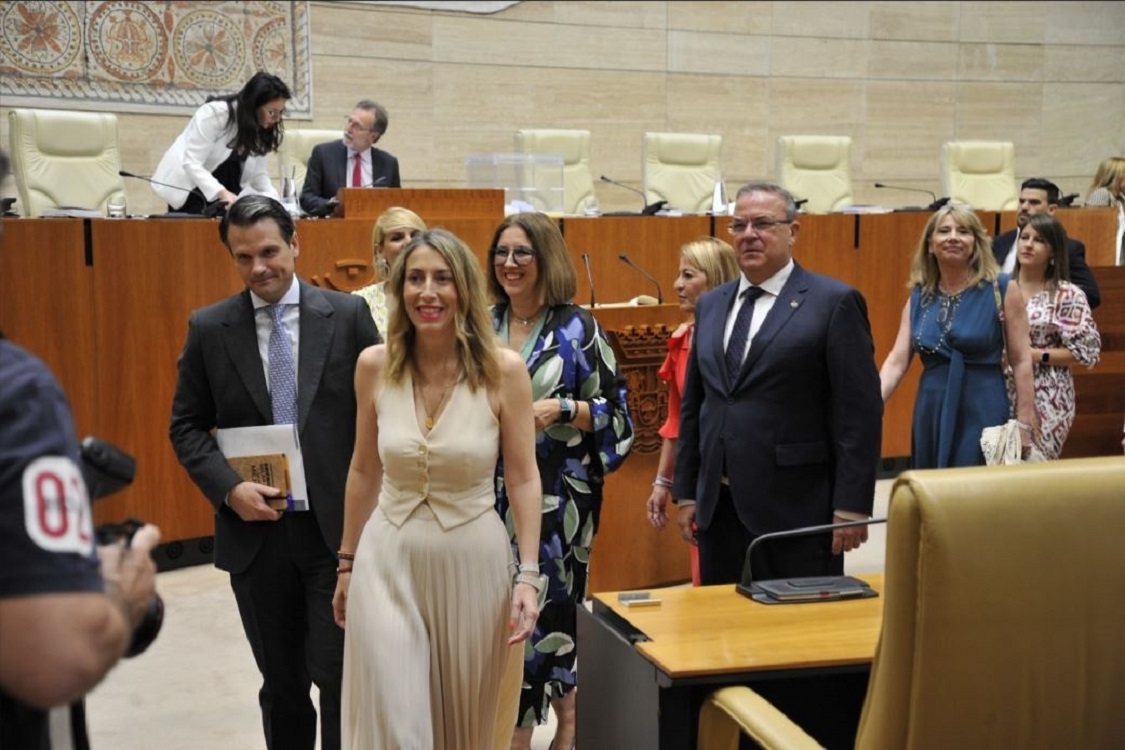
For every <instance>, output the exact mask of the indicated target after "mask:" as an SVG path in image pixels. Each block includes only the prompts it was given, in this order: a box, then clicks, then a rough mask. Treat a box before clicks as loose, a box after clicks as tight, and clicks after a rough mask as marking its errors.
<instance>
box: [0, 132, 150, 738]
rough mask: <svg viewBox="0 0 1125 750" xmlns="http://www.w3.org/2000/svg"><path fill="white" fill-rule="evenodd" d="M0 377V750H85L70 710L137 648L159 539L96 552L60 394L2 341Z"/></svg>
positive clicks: (37, 366)
mask: <svg viewBox="0 0 1125 750" xmlns="http://www.w3.org/2000/svg"><path fill="white" fill-rule="evenodd" d="M2 161H5V160H4V159H3V158H2V154H0V162H2ZM2 168H3V164H2V163H0V169H2ZM0 378H2V385H0V747H3V748H21V750H23V749H24V748H26V749H27V750H49V749H53V748H64V747H65V748H79V749H81V748H86V747H88V746H89V745H88V742H87V739H86V727H85V721H84V714H83V711H82V704H81V702H80V699H81V698H82V696H84V695H85V694H86V693H87V692H89V691H90V690H91V689H92V688H93V687H94V686H95V685H97V684H98V682H100V681H101V679H102V678H103V677H105V675H106V673H107V672H108V671H109V670H110V669H111V668H112V667H113V666H114V665H115V664H116V663H117V662H118V661H119V660H120V659H121V658H122V657H123V656H126V654H127V652H128V653H129V654H130V655H132V654H133V653H137V652H139V650H143V646H144V645H147V644H141V645H140V646H138V643H137V642H136V641H137V640H138V639H136V638H135V637H134V634H135V631H136V630H137V628H138V626H140V625H141V623H142V622H144V621H145V616H146V613H147V612H148V610H149V607H150V602H151V601H152V600H153V598H154V589H155V583H156V567H155V565H154V564H153V561H152V557H151V555H150V553H151V551H152V549H153V547H155V546H156V544H157V542H158V541H159V539H160V532H159V531H158V530H157V528H156V527H155V526H143V527H141V528H140V529H139V530H138V531H137V532H136V534H134V535H133V537H132V540H131V543H130V542H128V541H118V542H116V543H114V544H110V545H107V546H103V547H97V548H95V544H94V529H93V523H92V519H91V515H90V501H89V497H88V492H87V488H86V484H85V481H84V479H83V475H82V471H81V468H80V463H81V458H80V452H79V445H78V441H77V439H76V437H75V433H74V425H73V420H72V417H71V413H70V407H69V405H68V404H67V401H66V399H65V397H64V396H63V393H62V390H61V388H60V387H59V385H58V383H57V382H56V381H55V378H54V377H53V376H52V374H51V372H50V371H49V370H48V369H47V367H46V366H44V365H43V363H42V362H40V361H39V360H38V359H36V358H35V357H33V356H32V355H30V354H28V353H27V352H26V351H24V350H23V349H21V348H19V347H18V346H16V345H14V344H12V343H11V342H10V341H8V340H7V339H4V338H3V334H0ZM99 563H100V568H99ZM140 640H143V638H141V639H140ZM71 703H73V705H68V704H71Z"/></svg>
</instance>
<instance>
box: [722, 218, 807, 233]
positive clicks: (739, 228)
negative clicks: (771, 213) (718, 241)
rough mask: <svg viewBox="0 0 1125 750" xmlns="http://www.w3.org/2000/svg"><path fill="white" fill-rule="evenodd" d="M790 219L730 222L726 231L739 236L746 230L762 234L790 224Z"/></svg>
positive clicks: (791, 221)
mask: <svg viewBox="0 0 1125 750" xmlns="http://www.w3.org/2000/svg"><path fill="white" fill-rule="evenodd" d="M792 223H793V220H792V219H757V220H756V221H751V222H745V221H732V222H731V223H730V225H729V226H728V227H727V231H728V232H730V233H731V234H732V235H735V236H737V235H740V234H742V233H743V232H745V231H746V230H747V229H753V230H754V231H755V232H756V233H757V234H762V233H763V232H772V231H773V230H774V228H775V227H778V226H780V225H782V224H792Z"/></svg>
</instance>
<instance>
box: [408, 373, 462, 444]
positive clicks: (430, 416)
mask: <svg viewBox="0 0 1125 750" xmlns="http://www.w3.org/2000/svg"><path fill="white" fill-rule="evenodd" d="M456 384H457V380H456V379H454V380H453V382H451V383H449V384H447V385H446V386H445V387H444V388H443V389H442V391H441V398H440V399H438V402H437V406H435V407H434V408H433V409H431V408H430V405H429V404H428V403H426V389H425V386H419V385H418V384H417V383H415V384H414V388H415V389H416V390H417V391H418V393H419V396H420V397H421V400H422V411H423V412H425V414H426V422H425V424H426V432H429V431H430V430H432V429H433V428H434V420H435V419H436V418H437V415H438V413H439V412H440V411H441V407H442V406H443V405H444V404H445V399H446V397H448V396H449V391H450V389H451V388H453V386H454V385H456Z"/></svg>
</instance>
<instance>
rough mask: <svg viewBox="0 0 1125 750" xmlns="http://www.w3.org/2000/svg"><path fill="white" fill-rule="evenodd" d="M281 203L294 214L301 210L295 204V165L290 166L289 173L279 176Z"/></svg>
mask: <svg viewBox="0 0 1125 750" xmlns="http://www.w3.org/2000/svg"><path fill="white" fill-rule="evenodd" d="M281 205H283V206H285V210H287V211H288V212H289V213H290V214H292V215H294V216H296V215H297V214H299V213H300V212H301V209H300V207H298V205H297V168H296V167H290V168H289V174H288V175H285V176H283V177H282V178H281Z"/></svg>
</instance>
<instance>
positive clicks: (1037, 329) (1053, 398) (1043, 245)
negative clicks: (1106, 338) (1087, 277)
mask: <svg viewBox="0 0 1125 750" xmlns="http://www.w3.org/2000/svg"><path fill="white" fill-rule="evenodd" d="M1017 248H1018V252H1019V255H1018V256H1017V258H1018V259H1017V260H1016V279H1017V281H1018V282H1019V285H1020V289H1022V290H1023V294H1024V298H1026V299H1027V322H1028V327H1029V331H1030V334H1031V361H1032V363H1033V367H1034V371H1033V372H1034V380H1035V410H1036V412H1037V413H1038V415H1039V422H1040V430H1041V432H1040V436H1039V450H1040V451H1042V453H1043V454H1044V455H1045V456H1046V457H1047V458H1058V457H1059V454H1061V453H1062V449H1063V444H1064V443H1065V442H1066V436H1067V435H1068V434H1069V433H1070V427H1071V425H1072V424H1073V423H1074V376H1073V375H1072V374H1071V372H1070V368H1071V366H1072V365H1078V364H1082V365H1086V366H1087V367H1093V366H1094V365H1095V364H1097V362H1098V356H1099V353H1100V352H1101V344H1102V342H1101V336H1099V334H1098V327H1097V326H1096V325H1095V324H1094V316H1093V313H1091V312H1090V305H1089V303H1088V302H1087V301H1086V295H1085V293H1083V291H1082V290H1081V289H1079V288H1078V287H1077V286H1075V285H1074V284H1071V283H1070V269H1069V267H1068V261H1067V253H1066V230H1065V229H1063V226H1062V224H1060V223H1059V221H1058V219H1056V218H1055V217H1054V216H1051V215H1050V214H1039V215H1037V216H1032V217H1031V219H1030V221H1028V223H1027V224H1025V225H1024V228H1023V230H1022V231H1021V232H1020V237H1019V244H1018V245H1017Z"/></svg>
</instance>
